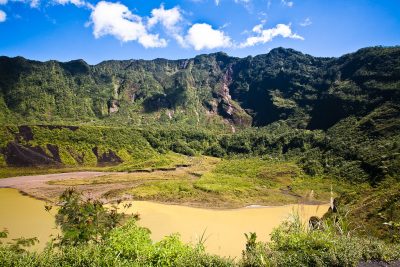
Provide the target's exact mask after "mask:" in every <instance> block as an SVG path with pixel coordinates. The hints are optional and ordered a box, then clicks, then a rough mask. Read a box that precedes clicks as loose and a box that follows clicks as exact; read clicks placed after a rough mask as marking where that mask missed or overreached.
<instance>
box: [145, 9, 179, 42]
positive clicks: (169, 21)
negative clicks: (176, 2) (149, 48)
mask: <svg viewBox="0 0 400 267" xmlns="http://www.w3.org/2000/svg"><path fill="white" fill-rule="evenodd" d="M182 21H183V16H182V12H181V10H180V8H179V7H173V8H171V9H165V8H164V5H161V6H160V8H155V9H153V10H152V11H151V17H150V18H149V20H148V21H147V27H148V28H149V29H151V28H152V27H153V26H155V25H156V24H158V23H160V24H161V25H162V26H163V27H164V29H165V31H166V33H167V34H169V35H171V36H172V37H173V38H175V40H176V41H177V42H178V43H179V44H181V45H182V46H183V45H184V40H183V37H182V34H181V32H182V30H181V28H180V27H179V25H178V24H179V23H180V22H182Z"/></svg>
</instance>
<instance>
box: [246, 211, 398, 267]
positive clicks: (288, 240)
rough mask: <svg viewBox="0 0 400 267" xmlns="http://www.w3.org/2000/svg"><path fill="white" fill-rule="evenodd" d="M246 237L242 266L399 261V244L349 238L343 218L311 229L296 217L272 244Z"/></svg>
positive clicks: (274, 235) (275, 234) (275, 235)
mask: <svg viewBox="0 0 400 267" xmlns="http://www.w3.org/2000/svg"><path fill="white" fill-rule="evenodd" d="M246 237H247V245H246V250H245V251H244V252H243V259H242V265H243V266H293V267H295V266H358V264H359V263H360V262H361V261H378V262H379V261H382V262H389V261H393V260H398V259H399V258H400V245H399V244H397V245H393V244H392V245H388V244H385V243H384V242H382V241H379V240H376V239H373V238H359V237H354V236H352V233H351V232H349V229H348V225H347V222H346V220H345V219H343V218H342V217H339V218H334V219H333V220H326V221H319V222H316V224H315V225H314V226H313V227H312V226H311V225H305V224H304V223H302V222H301V220H300V218H299V217H298V216H296V215H293V217H292V218H291V219H290V220H288V221H286V222H284V223H283V224H282V225H281V226H279V227H278V228H277V229H275V230H274V231H273V233H272V234H271V242H269V243H262V242H256V236H255V234H254V233H253V234H250V235H248V236H246Z"/></svg>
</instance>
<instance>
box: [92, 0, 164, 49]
mask: <svg viewBox="0 0 400 267" xmlns="http://www.w3.org/2000/svg"><path fill="white" fill-rule="evenodd" d="M90 19H91V23H92V24H93V34H94V36H95V38H100V37H102V36H105V35H112V36H114V37H115V38H117V39H118V40H120V41H122V42H128V41H138V42H139V43H140V44H141V45H143V46H144V47H146V48H149V47H165V46H167V41H166V40H165V39H162V38H159V35H158V34H150V33H148V31H147V29H146V26H145V25H144V24H143V21H142V18H141V17H140V16H137V15H134V14H132V12H131V11H129V9H128V8H127V7H126V6H124V5H122V4H120V3H110V2H106V1H101V2H99V3H97V5H96V6H95V7H94V9H93V11H92V13H91V15H90Z"/></svg>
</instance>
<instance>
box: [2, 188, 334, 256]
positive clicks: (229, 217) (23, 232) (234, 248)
mask: <svg viewBox="0 0 400 267" xmlns="http://www.w3.org/2000/svg"><path fill="white" fill-rule="evenodd" d="M44 204H45V203H44V202H43V201H40V200H36V199H33V198H30V197H27V196H23V195H21V194H20V193H19V192H18V191H17V190H14V189H0V229H2V228H7V229H8V230H9V232H10V237H11V238H16V237H20V236H24V237H32V236H36V237H38V238H39V240H40V241H41V242H40V245H39V247H43V246H44V245H45V243H46V241H48V240H49V236H50V235H51V234H53V235H54V234H57V230H55V229H54V214H49V213H48V212H46V211H45V210H44ZM327 209H328V206H327V205H320V206H315V205H288V206H279V207H261V208H260V207H258V208H242V209H231V210H210V209H199V208H191V207H186V206H177V205H165V204H159V203H152V202H147V201H134V202H133V207H132V208H130V209H128V210H125V212H126V213H139V214H140V218H141V219H140V221H139V224H140V225H141V226H145V227H147V228H149V229H150V230H151V232H152V239H153V240H154V241H158V240H160V239H161V238H162V237H164V236H166V235H169V234H172V233H180V235H181V237H182V240H183V241H185V242H192V243H196V242H198V240H199V238H200V237H201V236H202V235H203V233H205V234H204V237H205V239H206V243H205V245H206V250H207V251H208V252H210V253H214V254H218V255H222V256H231V257H240V255H241V251H242V249H243V248H244V247H245V237H244V233H248V232H256V233H257V235H258V236H259V239H260V240H263V241H267V240H268V238H269V234H270V233H271V231H272V229H273V228H274V227H276V226H278V225H279V224H280V223H281V222H282V221H283V220H285V219H287V218H288V217H289V215H290V214H291V213H293V212H298V213H299V214H300V216H301V217H302V219H303V220H307V219H308V218H309V217H310V216H313V215H316V216H322V215H323V214H324V213H325V212H326V211H327Z"/></svg>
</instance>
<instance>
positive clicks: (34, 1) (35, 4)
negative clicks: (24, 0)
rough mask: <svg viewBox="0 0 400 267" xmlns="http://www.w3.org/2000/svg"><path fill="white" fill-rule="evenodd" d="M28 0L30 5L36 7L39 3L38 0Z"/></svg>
mask: <svg viewBox="0 0 400 267" xmlns="http://www.w3.org/2000/svg"><path fill="white" fill-rule="evenodd" d="M30 2H31V3H30V6H31V7H38V6H39V5H40V0H31V1H30Z"/></svg>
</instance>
